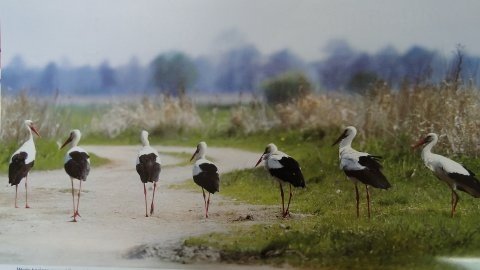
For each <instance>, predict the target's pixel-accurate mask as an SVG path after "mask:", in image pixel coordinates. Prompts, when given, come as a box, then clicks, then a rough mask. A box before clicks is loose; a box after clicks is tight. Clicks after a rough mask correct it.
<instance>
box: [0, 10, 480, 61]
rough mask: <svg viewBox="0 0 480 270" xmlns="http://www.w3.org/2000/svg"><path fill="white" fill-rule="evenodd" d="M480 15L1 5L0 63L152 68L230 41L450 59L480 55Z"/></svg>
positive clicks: (306, 52)
mask: <svg viewBox="0 0 480 270" xmlns="http://www.w3.org/2000/svg"><path fill="white" fill-rule="evenodd" d="M479 13H480V1H476V0H471V1H467V0H462V1H449V0H421V1H418V0H411V1H410V0H409V1H407V0H404V1H401V0H397V1H385V0H362V1H360V0H331V1H326V0H312V1H302V0H291V1H284V0H247V1H246V0H243V1H241V0H228V1H227V0H171V1H167V0H164V1H163V0H101V1H97V0H81V1H78V0H75V1H69V0H42V1H36V0H0V21H1V31H2V62H3V63H2V64H8V63H9V62H10V61H11V59H12V58H13V57H14V56H15V55H21V56H22V57H23V58H24V60H25V61H26V62H27V64H29V65H35V66H43V65H45V64H46V63H48V62H49V61H56V62H59V63H61V62H65V61H66V60H67V59H68V61H69V63H70V64H72V65H84V64H93V65H96V64H98V63H100V62H102V61H104V60H106V59H108V60H109V61H110V63H111V64H113V65H117V64H123V63H126V62H127V61H128V60H129V59H131V58H132V57H133V56H137V57H138V59H139V60H140V61H141V62H142V63H146V62H149V61H150V60H152V59H153V57H155V56H156V55H158V54H159V53H161V52H165V51H170V50H181V51H185V52H187V53H189V54H190V55H192V56H199V55H203V54H215V53H217V52H218V51H219V50H221V49H222V48H225V46H227V45H228V44H227V42H226V40H227V39H226V37H229V36H230V37H232V36H233V38H232V39H233V40H236V41H238V42H248V43H253V44H255V45H256V46H257V48H258V49H259V50H260V51H261V52H263V53H271V52H274V51H276V50H279V49H283V48H289V49H291V50H292V51H294V52H295V53H296V54H298V55H299V56H301V57H302V58H303V59H304V60H307V61H308V60H314V59H319V58H321V57H322V56H323V54H322V48H324V47H325V45H326V44H327V42H328V41H329V40H331V39H339V38H340V39H345V40H346V41H348V42H350V43H351V45H352V46H353V47H355V48H358V49H360V50H364V51H367V52H375V51H376V50H378V49H380V48H382V47H385V46H386V45H388V44H390V45H393V46H394V47H396V48H397V49H399V50H400V51H404V50H405V49H407V48H408V47H410V46H411V45H414V44H417V45H422V46H425V47H428V48H431V49H437V50H439V51H440V53H443V54H446V55H448V54H450V53H451V51H452V50H453V49H454V47H455V44H457V43H461V44H464V45H465V46H466V49H467V51H469V52H470V53H472V54H477V55H480V46H479V45H480V44H479V43H480V42H479V41H480V35H479V34H478V27H479V25H480V14H479ZM232 33H234V34H232Z"/></svg>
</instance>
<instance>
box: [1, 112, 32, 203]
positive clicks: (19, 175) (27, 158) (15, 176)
mask: <svg viewBox="0 0 480 270" xmlns="http://www.w3.org/2000/svg"><path fill="white" fill-rule="evenodd" d="M25 126H26V127H27V130H28V133H29V138H28V140H27V141H26V142H24V143H23V144H22V146H20V148H18V150H17V151H15V153H13V155H12V157H11V158H10V165H9V166H8V183H10V185H12V186H13V185H15V208H18V206H17V192H18V184H20V182H21V181H22V179H23V178H25V208H30V206H29V205H28V192H27V190H28V189H27V180H28V173H29V172H30V169H32V167H33V164H34V163H35V155H36V153H37V151H36V150H35V143H34V142H33V134H32V131H33V132H34V133H35V134H36V135H37V136H38V137H40V134H38V131H37V129H36V128H35V126H34V125H33V122H32V120H25Z"/></svg>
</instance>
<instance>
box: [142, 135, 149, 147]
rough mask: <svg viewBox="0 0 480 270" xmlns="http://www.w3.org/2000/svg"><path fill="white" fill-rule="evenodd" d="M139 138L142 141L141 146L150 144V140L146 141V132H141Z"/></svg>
mask: <svg viewBox="0 0 480 270" xmlns="http://www.w3.org/2000/svg"><path fill="white" fill-rule="evenodd" d="M140 140H141V141H142V145H143V146H150V141H148V133H142V136H141V137H140Z"/></svg>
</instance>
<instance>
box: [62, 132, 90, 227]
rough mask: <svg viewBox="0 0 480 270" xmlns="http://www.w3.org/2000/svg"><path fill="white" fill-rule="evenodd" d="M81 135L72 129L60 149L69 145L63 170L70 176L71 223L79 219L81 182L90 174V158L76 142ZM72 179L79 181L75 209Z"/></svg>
mask: <svg viewBox="0 0 480 270" xmlns="http://www.w3.org/2000/svg"><path fill="white" fill-rule="evenodd" d="M81 137H82V134H81V133H80V130H78V129H74V130H72V131H71V132H70V136H69V137H68V139H67V140H66V141H65V142H64V143H63V145H62V146H61V147H60V149H62V148H63V147H65V146H66V145H67V144H71V148H70V150H68V152H67V154H65V163H64V168H65V171H66V172H67V174H68V175H69V176H70V180H71V182H72V201H73V216H72V217H73V220H72V221H73V222H77V217H81V216H80V214H79V213H78V206H79V205H80V192H81V191H82V182H83V181H86V180H87V176H88V173H89V172H90V156H89V155H88V153H87V151H85V150H83V149H82V148H81V147H79V146H78V142H79V141H80V138H81ZM73 179H77V180H79V181H80V186H79V188H78V195H77V206H76V207H75V189H74V188H73Z"/></svg>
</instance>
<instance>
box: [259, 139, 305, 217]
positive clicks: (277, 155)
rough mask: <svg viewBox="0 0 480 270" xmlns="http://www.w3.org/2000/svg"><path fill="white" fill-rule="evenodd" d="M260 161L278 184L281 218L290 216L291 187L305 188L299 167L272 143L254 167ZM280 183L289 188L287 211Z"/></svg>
mask: <svg viewBox="0 0 480 270" xmlns="http://www.w3.org/2000/svg"><path fill="white" fill-rule="evenodd" d="M262 160H265V168H267V170H268V171H269V172H270V174H271V175H272V176H273V177H275V178H276V179H277V180H278V183H279V184H280V195H281V196H282V216H283V217H284V218H285V217H287V216H290V212H289V208H290V201H291V199H292V195H293V193H292V185H293V186H294V187H302V188H304V187H305V179H304V178H303V174H302V170H301V169H300V165H299V164H298V162H297V161H296V160H295V159H293V158H292V157H290V156H289V155H287V154H285V153H283V152H281V151H278V148H277V146H276V145H275V144H273V143H271V144H269V145H267V147H266V148H265V152H263V154H262V156H261V157H260V159H259V160H258V162H257V164H255V167H257V166H258V164H260V162H262ZM282 183H288V184H289V187H290V196H289V198H288V204H287V209H285V199H284V194H283V186H282Z"/></svg>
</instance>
